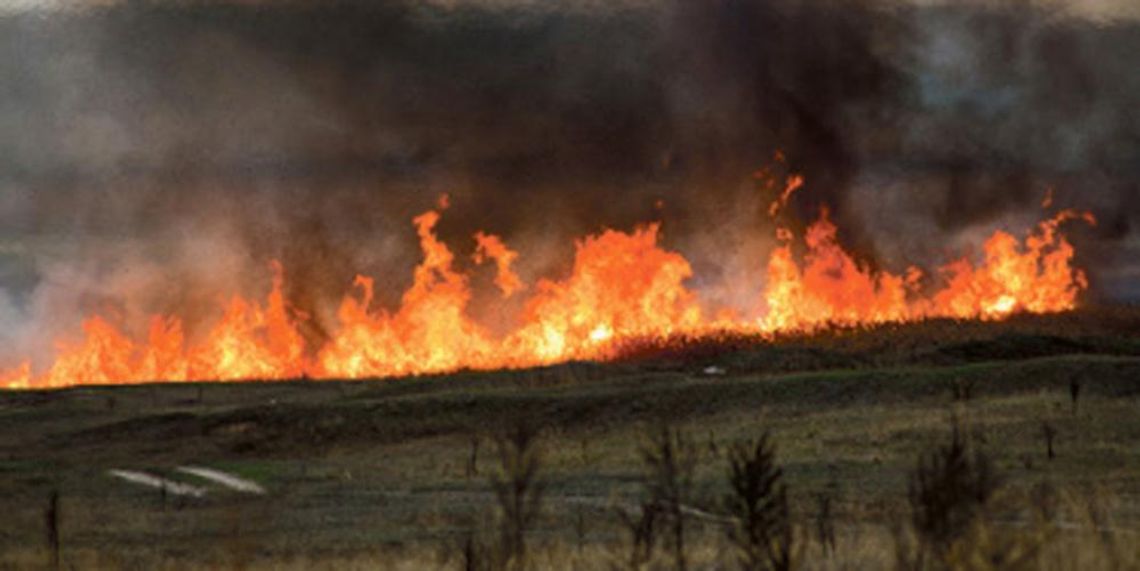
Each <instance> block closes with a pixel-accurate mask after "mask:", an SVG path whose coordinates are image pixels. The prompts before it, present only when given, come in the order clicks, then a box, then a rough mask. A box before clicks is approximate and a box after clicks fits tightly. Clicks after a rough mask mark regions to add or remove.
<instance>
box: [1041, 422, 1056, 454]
mask: <svg viewBox="0 0 1140 571" xmlns="http://www.w3.org/2000/svg"><path fill="white" fill-rule="evenodd" d="M1041 434H1042V435H1043V436H1044V437H1045V457H1046V458H1048V459H1050V460H1052V459H1054V458H1056V457H1057V453H1056V452H1054V450H1053V441H1054V440H1056V438H1057V427H1055V426H1053V423H1051V422H1049V421H1045V422H1042V423H1041Z"/></svg>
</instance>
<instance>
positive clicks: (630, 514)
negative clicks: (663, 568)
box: [617, 498, 662, 571]
mask: <svg viewBox="0 0 1140 571" xmlns="http://www.w3.org/2000/svg"><path fill="white" fill-rule="evenodd" d="M617 513H618V519H619V520H620V521H621V524H622V528H623V529H624V530H625V531H626V532H627V533H628V534H629V555H628V556H627V557H626V560H625V563H626V565H627V568H628V569H630V571H634V570H637V569H642V568H643V567H645V566H646V565H648V564H649V562H650V561H651V560H652V559H653V548H654V546H655V545H656V542H657V534H658V532H659V529H658V526H659V524H660V521H661V519H662V518H661V509H660V507H659V506H658V505H657V503H656V501H655V500H654V499H652V498H647V499H646V500H644V501H642V502H641V503H640V504H639V505H638V507H637V510H636V511H634V510H627V509H623V508H619V509H618V511H617Z"/></svg>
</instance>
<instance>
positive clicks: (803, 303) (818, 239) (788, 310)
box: [0, 176, 1096, 388]
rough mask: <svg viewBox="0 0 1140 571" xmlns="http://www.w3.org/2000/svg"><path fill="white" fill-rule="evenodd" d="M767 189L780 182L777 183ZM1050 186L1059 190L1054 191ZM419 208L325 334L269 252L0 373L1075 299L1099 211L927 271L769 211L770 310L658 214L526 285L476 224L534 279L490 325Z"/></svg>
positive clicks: (321, 356)
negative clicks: (1085, 238)
mask: <svg viewBox="0 0 1140 571" xmlns="http://www.w3.org/2000/svg"><path fill="white" fill-rule="evenodd" d="M802 185H803V179H802V177H799V176H791V177H788V178H787V180H786V181H785V184H784V185H783V188H782V189H780V190H779V192H778V194H777V195H776V197H775V199H774V200H773V201H772V202H771V203H770V206H769V208H768V214H769V215H770V216H771V217H773V218H774V219H777V220H778V218H779V216H780V215H781V212H782V211H783V210H784V209H785V207H786V205H787V202H788V200H789V199H790V197H791V196H792V194H793V193H794V192H795V191H796V190H797V189H799V188H801V187H802ZM769 189H770V190H772V191H773V192H776V190H775V188H774V187H773V186H772V185H769ZM1050 198H1051V194H1050ZM448 204H449V200H448V198H447V197H446V196H443V197H441V198H440V199H439V201H438V203H437V208H436V209H433V210H429V211H427V212H425V213H423V214H421V215H419V216H417V217H415V218H414V219H413V224H414V225H415V228H416V232H417V235H418V237H419V243H420V249H421V250H422V254H423V258H422V261H421V262H420V263H419V265H417V266H416V268H415V270H414V272H413V280H412V284H411V286H409V287H408V289H407V290H406V291H404V292H403V295H402V298H401V302H400V304H399V306H398V307H396V308H395V309H394V310H393V311H388V310H386V309H385V308H382V307H375V306H374V293H375V292H374V287H375V281H374V280H373V279H372V278H371V277H368V276H357V277H356V279H355V281H354V284H353V286H354V287H353V291H352V292H351V293H349V294H348V295H346V296H345V297H344V299H343V300H342V301H341V303H340V307H339V309H338V310H337V312H336V323H335V325H334V326H333V327H332V328H331V333H330V334H329V336H328V338H327V339H325V340H324V341H323V342H321V343H319V345H318V344H316V343H312V342H310V341H306V339H305V338H304V336H302V335H301V333H300V330H299V325H300V324H301V323H303V322H304V321H305V320H307V319H308V317H307V316H306V315H304V314H302V313H301V312H299V311H298V310H296V309H295V308H293V307H290V306H289V304H288V302H287V300H286V296H285V294H284V284H285V269H284V268H282V267H281V265H280V264H277V263H276V262H274V263H273V264H271V274H272V283H271V289H270V291H269V293H268V295H267V297H266V299H265V301H264V303H258V302H255V301H250V300H247V299H246V298H244V297H241V296H234V297H233V298H231V299H230V300H229V301H228V303H226V304H225V305H224V306H223V307H222V308H221V311H220V316H219V318H218V319H217V321H216V322H215V323H214V324H213V326H212V327H210V328H209V329H208V330H207V331H206V332H205V333H204V334H202V335H197V336H188V335H187V333H186V332H185V331H184V329H183V323H182V321H181V320H180V319H179V318H178V317H177V316H154V317H152V318H151V321H150V324H149V328H148V332H147V334H146V336H145V339H143V340H135V339H134V338H133V337H132V336H131V335H129V334H128V333H127V332H126V331H127V329H126V328H125V327H123V326H122V325H121V324H116V323H114V322H113V321H110V320H108V319H106V318H104V317H102V316H99V315H94V316H91V317H89V318H87V319H85V320H84V321H83V324H82V336H81V338H80V339H79V340H78V341H76V340H61V341H59V342H58V343H57V352H56V355H55V358H54V361H53V362H52V363H51V364H50V366H48V367H47V368H46V369H45V370H44V371H43V372H42V373H40V374H38V375H37V374H35V371H34V367H33V364H32V363H31V362H30V361H24V362H21V363H20V364H19V365H18V366H16V367H15V368H14V369H12V370H10V371H7V372H2V371H0V387H7V388H32V387H61V386H68V385H74V384H111V383H136V382H146V381H155V380H163V381H185V380H208V379H226V380H248V379H287V378H302V377H312V378H363V377H384V376H395V375H408V374H419V373H428V372H442V371H453V370H457V369H462V368H474V369H490V368H499V367H525V366H533V365H540V364H548V363H555V362H560V361H565V360H570V359H605V358H607V357H609V356H612V355H613V353H614V350H615V347H616V346H617V344H618V342H620V340H622V339H629V338H647V337H648V338H664V337H667V336H670V335H675V334H701V333H704V332H708V331H710V330H714V329H716V330H725V329H730V330H738V331H745V332H747V331H752V332H774V331H786V330H810V329H814V328H819V327H827V326H831V325H836V324H866V323H882V322H893V321H908V320H917V319H925V318H932V317H953V318H972V319H1002V318H1004V317H1007V316H1009V315H1011V314H1012V313H1015V312H1034V313H1046V312H1056V311H1063V310H1066V309H1071V308H1073V307H1075V306H1076V303H1077V301H1078V298H1079V296H1080V294H1081V292H1083V291H1084V290H1085V289H1087V288H1088V280H1087V278H1086V277H1085V274H1084V273H1083V272H1082V271H1080V270H1079V269H1076V268H1075V267H1074V266H1073V256H1074V253H1075V252H1074V248H1073V246H1072V244H1071V243H1070V242H1069V241H1068V240H1067V239H1066V238H1065V236H1064V235H1063V234H1062V233H1061V231H1060V226H1061V225H1062V224H1063V223H1065V222H1067V221H1071V220H1082V221H1084V222H1087V223H1088V224H1095V223H1096V221H1095V219H1094V218H1093V217H1092V215H1091V214H1088V213H1082V212H1077V211H1073V210H1064V211H1061V212H1060V213H1058V214H1056V215H1055V216H1053V217H1051V218H1049V219H1047V220H1045V221H1043V222H1040V223H1039V224H1038V225H1037V226H1036V227H1035V228H1033V229H1032V230H1031V231H1030V232H1029V233H1028V234H1027V235H1026V236H1025V238H1024V239H1018V238H1016V237H1015V236H1013V235H1012V234H1010V233H1008V232H1005V231H1001V230H998V231H996V232H994V233H993V234H992V236H990V237H989V239H988V240H986V241H985V243H984V245H983V248H982V250H983V256H982V258H981V259H980V260H977V261H974V260H971V259H970V258H968V257H962V258H959V259H957V260H954V261H952V262H950V263H949V264H946V265H945V266H943V267H941V268H937V269H936V271H934V272H931V273H930V274H927V273H924V272H923V271H921V270H919V269H918V268H915V267H911V268H907V269H905V270H904V271H902V272H901V273H898V274H895V273H891V272H890V271H886V270H879V269H875V268H873V267H872V266H871V265H870V264H868V263H866V262H863V261H860V260H859V259H857V258H856V257H855V256H853V255H852V254H851V253H849V252H848V251H846V250H844V249H843V247H842V245H841V244H840V242H839V238H838V228H837V227H836V226H835V224H834V223H833V222H832V221H831V217H830V214H829V212H828V210H827V209H826V208H824V209H822V210H821V213H820V216H819V218H818V220H816V221H815V222H814V223H812V224H810V225H809V226H808V227H807V229H806V230H805V231H804V232H803V233H802V235H797V233H796V232H793V231H792V230H791V229H790V228H789V227H788V226H787V225H786V224H782V223H778V224H777V225H776V230H775V237H776V240H777V246H776V247H775V249H774V250H773V251H772V253H771V254H770V256H769V258H768V260H767V279H766V282H765V283H764V284H763V285H762V287H761V286H758V287H757V288H756V291H757V296H758V298H759V299H760V300H761V301H762V303H761V304H760V305H762V306H763V308H764V309H763V310H762V311H761V313H760V314H759V315H740V314H738V313H737V312H735V311H733V310H731V309H730V308H711V310H707V308H706V310H704V311H703V310H702V304H701V302H700V299H699V295H698V293H697V292H696V291H694V290H692V289H690V288H689V286H688V285H687V284H688V281H689V280H690V279H691V278H692V277H693V269H692V267H691V266H690V264H689V262H688V261H687V260H686V259H685V258H684V257H683V256H682V255H681V254H680V253H678V252H673V251H670V250H668V249H665V248H664V247H663V246H662V245H661V243H660V242H661V225H660V224H656V223H655V224H647V225H644V226H640V227H637V228H634V229H633V230H632V231H628V232H623V231H619V230H612V229H607V230H603V231H601V232H599V233H597V234H594V235H590V236H586V237H585V238H583V239H581V240H580V241H578V242H577V243H576V244H575V255H574V260H573V264H572V266H571V268H570V269H569V272H568V273H567V274H566V275H565V276H564V277H561V278H558V279H553V278H547V279H540V280H538V281H537V282H536V283H534V284H527V283H525V282H524V281H523V279H522V278H521V277H520V276H519V275H518V274H517V273H516V272H515V271H514V269H513V267H514V263H515V262H516V260H517V259H518V258H519V253H518V252H517V251H515V250H512V249H511V248H510V247H508V246H507V244H506V243H505V242H504V241H503V240H502V239H501V238H499V237H497V236H494V235H491V234H486V233H483V232H479V233H476V234H475V235H474V237H473V238H474V241H475V245H476V247H475V250H474V252H473V253H472V254H471V256H472V260H473V261H474V262H475V263H476V264H483V263H486V262H494V264H495V270H496V277H495V280H494V283H495V285H496V287H497V288H498V289H499V291H500V293H501V296H502V298H504V299H506V298H511V297H513V296H517V295H520V294H522V293H523V292H526V295H527V296H528V297H526V298H525V299H522V300H521V301H520V303H521V305H520V307H521V308H522V309H521V311H520V312H519V315H518V316H517V320H516V323H515V324H514V326H513V327H512V328H511V329H510V330H509V331H507V332H506V333H501V334H493V333H491V332H490V331H489V330H488V329H487V328H486V327H484V326H483V325H481V324H480V323H478V322H477V321H476V320H474V319H473V318H472V317H471V316H470V313H469V311H468V309H469V307H468V306H469V304H470V303H471V299H472V290H471V285H470V283H469V282H470V280H469V277H468V276H467V275H466V274H464V273H462V272H461V271H460V270H457V269H456V267H455V260H456V257H455V254H454V253H453V252H452V251H451V249H450V248H449V247H448V246H447V245H446V244H444V243H443V242H442V241H440V240H439V238H438V236H437V235H436V232H435V228H436V225H437V224H438V222H439V220H440V217H441V215H442V214H441V213H442V211H443V210H444V209H446V208H447V207H448Z"/></svg>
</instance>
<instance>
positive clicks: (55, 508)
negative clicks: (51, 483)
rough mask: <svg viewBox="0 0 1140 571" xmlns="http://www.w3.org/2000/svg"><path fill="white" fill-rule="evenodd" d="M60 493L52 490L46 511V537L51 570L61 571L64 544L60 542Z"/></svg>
mask: <svg viewBox="0 0 1140 571" xmlns="http://www.w3.org/2000/svg"><path fill="white" fill-rule="evenodd" d="M60 519H61V517H60V511H59V491H57V490H52V491H51V495H49V496H48V504H47V508H46V509H44V524H45V529H44V531H45V535H46V536H47V546H48V555H49V557H50V558H51V566H50V568H51V569H59V568H60V564H61V559H60V551H61V550H62V546H63V543H62V542H61V541H60V535H59V523H60Z"/></svg>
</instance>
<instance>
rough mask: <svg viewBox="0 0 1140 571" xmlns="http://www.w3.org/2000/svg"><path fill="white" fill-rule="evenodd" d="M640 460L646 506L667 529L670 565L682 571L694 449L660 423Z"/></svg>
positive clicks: (680, 435)
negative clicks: (671, 560)
mask: <svg viewBox="0 0 1140 571" xmlns="http://www.w3.org/2000/svg"><path fill="white" fill-rule="evenodd" d="M642 459H643V460H644V461H645V465H646V468H647V469H648V473H647V474H646V481H645V485H646V489H647V490H648V491H649V497H650V503H651V504H652V505H654V506H655V509H657V510H658V511H659V515H661V516H663V517H664V518H665V520H666V521H667V523H668V526H669V528H668V529H669V535H668V538H669V545H670V548H671V550H672V554H673V566H674V568H675V569H677V571H685V570H686V569H688V562H687V561H686V556H685V514H684V506H685V502H686V501H688V499H689V496H690V494H691V491H692V487H693V471H694V469H695V468H696V464H697V454H696V447H695V446H694V445H693V443H692V442H691V441H690V440H689V439H688V438H687V437H686V436H685V435H684V434H682V432H681V431H680V430H676V429H673V428H672V427H670V426H669V424H668V423H662V424H661V425H660V426H659V427H658V428H657V430H655V431H653V432H652V433H651V434H650V438H649V443H648V445H647V446H646V447H645V448H644V449H643V450H642ZM643 513H644V512H643Z"/></svg>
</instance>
